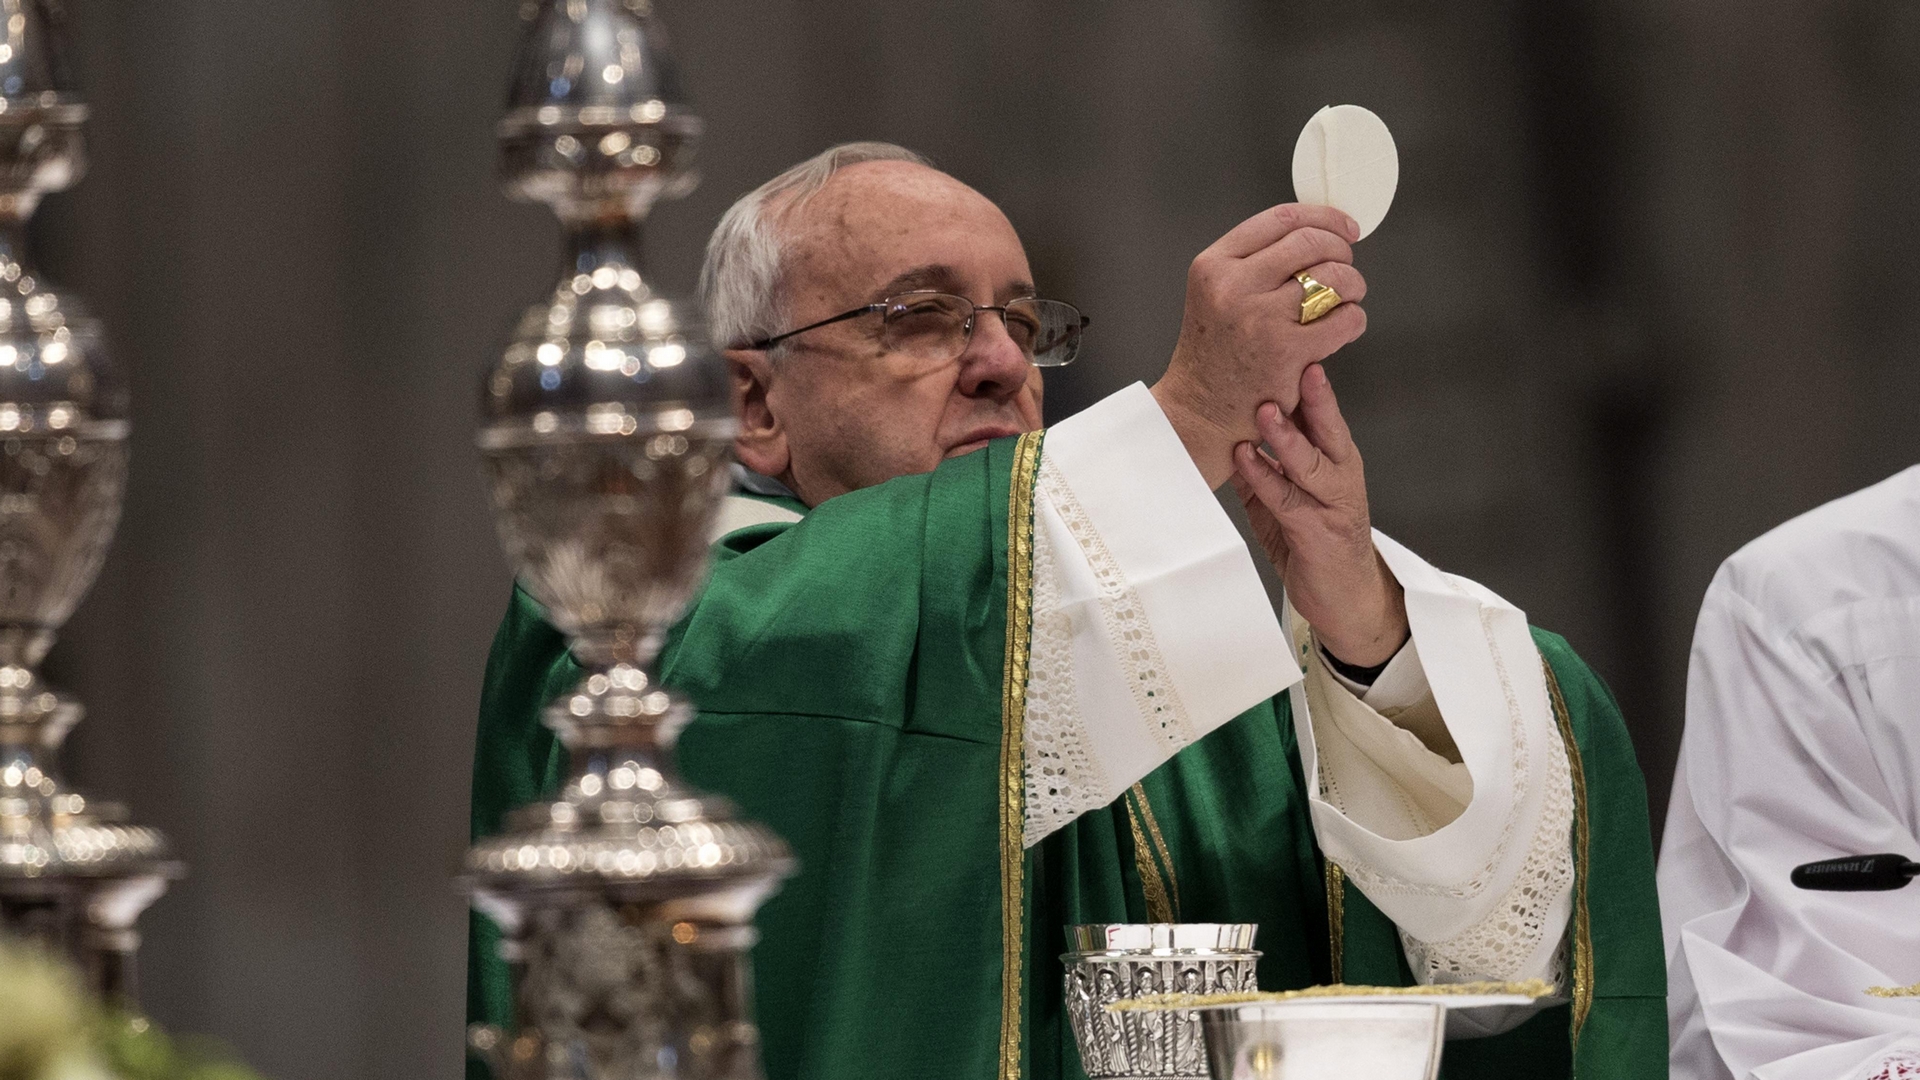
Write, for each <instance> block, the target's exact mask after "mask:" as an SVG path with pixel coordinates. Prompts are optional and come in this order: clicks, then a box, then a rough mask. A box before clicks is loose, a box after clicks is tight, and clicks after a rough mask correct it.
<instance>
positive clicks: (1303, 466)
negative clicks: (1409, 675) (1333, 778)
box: [1233, 274, 1407, 667]
mask: <svg viewBox="0 0 1920 1080" xmlns="http://www.w3.org/2000/svg"><path fill="white" fill-rule="evenodd" d="M1314 276H1315V277H1318V276H1319V275H1318V274H1316V275H1314ZM1298 400H1299V408H1297V409H1296V410H1294V411H1293V413H1292V415H1291V416H1289V415H1288V413H1287V412H1286V411H1284V410H1282V409H1281V408H1280V407H1279V406H1278V405H1277V404H1275V403H1273V402H1267V403H1265V404H1262V405H1261V406H1260V407H1259V409H1258V410H1257V411H1256V413H1255V422H1256V424H1257V425H1258V427H1259V438H1258V440H1257V441H1249V442H1242V443H1240V444H1239V445H1237V446H1235V447H1234V449H1233V462H1234V474H1233V487H1234V490H1235V491H1236V492H1238V493H1239V495H1240V501H1241V502H1242V503H1244V504H1245V505H1246V508H1247V517H1248V519H1249V520H1250V522H1251V523H1252V525H1253V532H1254V535H1255V536H1256V537H1258V539H1259V541H1260V546H1261V547H1263V548H1265V549H1266V552H1267V556H1268V557H1269V558H1271V559H1272V560H1273V565H1274V568H1275V569H1277V570H1278V571H1279V572H1280V579H1281V580H1282V581H1283V582H1285V584H1286V587H1287V599H1288V601H1289V602H1290V603H1292V604H1293V608H1294V610H1295V611H1298V612H1299V613H1300V615H1301V617H1303V618H1305V619H1306V620H1307V624H1308V625H1310V626H1312V627H1313V630H1314V634H1315V635H1316V636H1317V637H1318V638H1319V641H1320V644H1321V645H1323V646H1325V647H1326V649H1327V651H1328V652H1330V653H1332V654H1333V655H1334V656H1336V657H1339V658H1340V660H1342V661H1343V662H1345V663H1347V664H1351V665H1353V666H1355V667H1373V666H1375V665H1376V664H1384V663H1386V662H1387V661H1388V660H1390V659H1392V658H1393V654H1394V653H1396V652H1398V651H1400V646H1401V645H1403V644H1405V643H1406V640H1407V605H1406V592H1405V590H1403V589H1402V588H1401V587H1400V583H1399V582H1398V581H1396V580H1394V577H1393V575H1392V573H1390V572H1389V571H1388V570H1387V565H1386V562H1385V561H1384V560H1382V559H1381V558H1380V554H1379V552H1377V551H1375V550H1374V547H1373V522H1372V519H1371V518H1370V517H1369V515H1368V513H1367V479H1366V472H1365V469H1364V467H1363V466H1362V464H1361V461H1360V449H1359V448H1358V447H1356V446H1355V445H1354V444H1353V435H1352V433H1351V432H1349V431H1348V430H1347V421H1346V419H1345V418H1344V417H1342V416H1341V415H1340V403H1339V401H1337V400H1335V398H1334V396H1333V384H1332V383H1330V382H1328V381H1327V373H1326V370H1325V369H1324V368H1322V367H1321V366H1320V365H1319V364H1313V365H1310V366H1309V367H1308V368H1307V369H1306V372H1305V374H1303V375H1302V376H1301V378H1300V389H1299V394H1298ZM1260 442H1264V443H1265V444H1266V446H1268V447H1271V448H1272V451H1273V452H1272V454H1268V453H1267V451H1266V450H1265V449H1263V448H1262V447H1261V446H1260V445H1258V443H1260Z"/></svg>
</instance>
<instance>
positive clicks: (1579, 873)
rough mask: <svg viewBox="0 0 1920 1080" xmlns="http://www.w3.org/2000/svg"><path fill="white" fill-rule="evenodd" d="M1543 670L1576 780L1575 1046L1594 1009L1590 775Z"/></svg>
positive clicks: (1563, 702) (1544, 666)
mask: <svg viewBox="0 0 1920 1080" xmlns="http://www.w3.org/2000/svg"><path fill="white" fill-rule="evenodd" d="M1540 670H1542V671H1544V672H1546V673H1547V696H1548V697H1550V698H1552V699H1553V718H1554V720H1555V721H1556V722H1557V723H1558V724H1559V725H1560V741H1561V742H1563V743H1565V744H1566V747H1567V771H1568V773H1570V774H1571V778H1572V781H1573V877H1574V894H1573V1032H1572V1040H1573V1043H1574V1045H1576V1046H1578V1045H1579V1043H1580V1029H1581V1028H1582V1027H1584V1026H1585V1025H1586V1022H1587V1013H1588V1012H1590V1011H1591V1010H1592V1009H1593V924H1592V920H1591V918H1590V916H1589V913H1588V909H1587V878H1588V843H1589V839H1590V835H1591V834H1590V833H1589V830H1588V825H1587V774H1586V771H1585V769H1584V768H1583V767H1582V766H1581V764H1580V744H1579V743H1577V742H1575V741H1574V738H1573V717H1572V716H1571V715H1570V714H1568V712H1567V699H1566V698H1565V697H1562V696H1561V694H1560V680H1559V679H1558V678H1556V677H1555V676H1554V674H1553V665H1551V664H1549V663H1547V658H1546V656H1544V655H1542V656H1541V657H1540Z"/></svg>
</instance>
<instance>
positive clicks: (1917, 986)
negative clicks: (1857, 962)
mask: <svg viewBox="0 0 1920 1080" xmlns="http://www.w3.org/2000/svg"><path fill="white" fill-rule="evenodd" d="M1866 993H1867V996H1868V997H1877V998H1907V997H1920V983H1914V984H1913V985H1912V986H1869V987H1867V990H1866Z"/></svg>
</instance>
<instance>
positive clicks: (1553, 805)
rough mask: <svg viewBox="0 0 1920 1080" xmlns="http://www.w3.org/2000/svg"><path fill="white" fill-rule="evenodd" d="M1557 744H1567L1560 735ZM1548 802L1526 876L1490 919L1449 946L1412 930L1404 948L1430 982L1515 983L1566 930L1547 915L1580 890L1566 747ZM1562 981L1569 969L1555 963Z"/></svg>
mask: <svg viewBox="0 0 1920 1080" xmlns="http://www.w3.org/2000/svg"><path fill="white" fill-rule="evenodd" d="M1554 736H1555V741H1556V742H1562V740H1561V739H1560V738H1559V732H1558V731H1557V730H1556V731H1555V732H1554ZM1547 757H1548V760H1547V770H1546V773H1547V775H1546V784H1547V790H1546V792H1545V796H1546V799H1545V802H1544V803H1543V804H1542V806H1541V808H1540V821H1539V824H1538V825H1537V826H1536V827H1535V828H1534V830H1533V839H1532V842H1531V843H1530V844H1529V845H1528V848H1527V855H1526V858H1525V859H1524V860H1523V861H1522V862H1521V864H1520V875H1519V877H1517V878H1515V879H1514V882H1513V885H1512V886H1511V887H1510V888H1508V889H1507V892H1506V895H1504V896H1502V897H1501V898H1500V902H1499V903H1498V904H1497V905H1495V907H1494V909H1493V911H1492V912H1491V913H1490V914H1489V915H1488V916H1487V917H1486V918H1484V919H1481V920H1480V921H1479V922H1476V923H1474V924H1473V925H1472V926H1469V927H1467V928H1466V929H1465V930H1463V931H1461V932H1460V933H1458V934H1455V935H1454V936H1453V937H1450V938H1448V939H1446V940H1445V941H1430V942H1429V941H1421V940H1419V939H1417V938H1415V937H1413V936H1412V935H1410V934H1408V933H1407V932H1406V931H1404V930H1402V931H1401V932H1400V942H1401V944H1402V945H1403V946H1404V947H1405V948H1406V951H1407V960H1408V962H1409V963H1411V964H1412V965H1413V968H1414V970H1415V972H1416V973H1417V974H1418V975H1419V977H1420V981H1421V982H1423V983H1429V984H1432V983H1456V982H1473V981H1476V980H1480V979H1488V980H1495V981H1501V980H1507V979H1517V978H1521V977H1522V976H1523V975H1525V974H1527V972H1526V968H1527V965H1528V962H1529V961H1530V960H1531V959H1532V958H1533V957H1534V956H1535V955H1537V954H1538V953H1539V951H1540V945H1541V943H1542V941H1543V940H1545V938H1546V937H1547V935H1548V934H1549V933H1550V932H1551V933H1554V934H1555V936H1556V938H1557V937H1558V935H1559V931H1560V930H1561V928H1559V927H1552V926H1548V925H1547V916H1548V913H1549V912H1551V911H1552V910H1553V908H1554V906H1555V905H1556V904H1557V903H1558V902H1559V901H1560V899H1561V898H1562V897H1564V896H1565V895H1566V894H1567V890H1569V889H1570V888H1572V887H1573V852H1572V843H1571V838H1572V831H1573V775H1572V772H1571V770H1570V769H1569V767H1568V765H1567V755H1566V747H1565V746H1564V745H1561V746H1560V752H1559V753H1550V754H1548V755H1547ZM1555 960H1556V962H1555V964H1554V968H1555V972H1554V978H1555V981H1556V982H1558V981H1559V978H1560V972H1561V970H1563V969H1564V964H1562V963H1560V962H1559V957H1558V956H1557V955H1556V957H1555Z"/></svg>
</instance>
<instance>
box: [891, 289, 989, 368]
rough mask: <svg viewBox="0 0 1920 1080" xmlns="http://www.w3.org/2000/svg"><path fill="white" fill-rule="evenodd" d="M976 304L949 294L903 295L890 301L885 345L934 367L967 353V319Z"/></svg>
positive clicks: (924, 293)
mask: <svg viewBox="0 0 1920 1080" xmlns="http://www.w3.org/2000/svg"><path fill="white" fill-rule="evenodd" d="M972 314H973V304H972V302H971V301H968V300H964V299H962V298H960V297H958V296H949V295H947V294H946V293H935V292H922V293H903V294H902V295H900V296H895V297H892V298H890V299H889V300H888V301H887V310H886V314H885V315H884V316H882V319H883V321H884V327H885V330H884V340H883V344H884V345H885V346H886V347H887V348H888V349H889V350H891V351H894V352H899V353H905V354H906V355H908V356H911V357H914V358H915V359H919V360H926V361H930V362H934V363H939V362H944V361H947V360H951V359H953V358H954V357H956V356H959V355H960V354H961V353H963V352H965V351H967V319H968V318H969V317H970V316H972Z"/></svg>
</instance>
